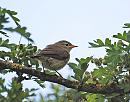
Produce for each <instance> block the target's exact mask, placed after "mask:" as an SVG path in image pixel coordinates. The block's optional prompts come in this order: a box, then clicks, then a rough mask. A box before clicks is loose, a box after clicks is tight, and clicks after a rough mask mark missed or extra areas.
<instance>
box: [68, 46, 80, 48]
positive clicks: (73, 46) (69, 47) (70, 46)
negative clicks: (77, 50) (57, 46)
mask: <svg viewBox="0 0 130 102" xmlns="http://www.w3.org/2000/svg"><path fill="white" fill-rule="evenodd" d="M74 47H78V46H76V45H70V46H69V48H74Z"/></svg>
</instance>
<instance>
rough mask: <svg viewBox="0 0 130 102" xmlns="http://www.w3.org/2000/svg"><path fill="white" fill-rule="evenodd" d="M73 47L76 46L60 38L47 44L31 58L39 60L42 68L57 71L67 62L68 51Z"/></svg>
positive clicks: (68, 57)
mask: <svg viewBox="0 0 130 102" xmlns="http://www.w3.org/2000/svg"><path fill="white" fill-rule="evenodd" d="M75 47H78V46H76V45H73V44H71V43H70V42H69V41H66V40H60V41H58V42H56V43H54V44H50V45H47V46H46V47H45V48H44V49H43V50H41V51H40V52H39V53H37V54H35V55H33V56H32V57H31V58H35V59H37V60H39V61H40V62H41V63H42V65H43V70H44V68H46V69H49V70H55V71H56V72H57V70H60V69H62V68H63V67H64V66H65V65H66V64H67V63H68V61H69V59H70V51H71V50H72V49H73V48H75ZM57 73H58V72H57ZM58 74H59V73H58ZM59 75H60V74H59ZM60 76H61V75H60Z"/></svg>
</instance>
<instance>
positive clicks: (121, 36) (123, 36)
mask: <svg viewBox="0 0 130 102" xmlns="http://www.w3.org/2000/svg"><path fill="white" fill-rule="evenodd" d="M113 37H114V38H118V39H121V40H124V41H127V33H126V31H124V32H123V34H121V33H118V34H117V35H113Z"/></svg>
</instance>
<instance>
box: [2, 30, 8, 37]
mask: <svg viewBox="0 0 130 102" xmlns="http://www.w3.org/2000/svg"><path fill="white" fill-rule="evenodd" d="M0 33H1V34H2V35H4V36H6V37H9V36H8V35H7V33H5V32H3V31H0Z"/></svg>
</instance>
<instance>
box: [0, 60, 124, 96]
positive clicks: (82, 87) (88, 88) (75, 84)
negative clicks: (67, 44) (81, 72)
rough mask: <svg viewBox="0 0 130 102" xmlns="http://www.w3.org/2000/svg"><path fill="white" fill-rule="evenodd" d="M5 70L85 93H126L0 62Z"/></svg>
mask: <svg viewBox="0 0 130 102" xmlns="http://www.w3.org/2000/svg"><path fill="white" fill-rule="evenodd" d="M4 69H11V70H13V71H17V72H21V73H25V74H29V75H32V76H35V77H37V78H39V79H40V80H42V81H49V82H53V83H57V84H60V85H63V86H65V87H67V88H72V89H76V90H78V91H84V92H88V93H98V94H112V93H119V94H123V93H124V90H123V89H121V88H119V87H118V86H116V85H106V86H100V87H99V86H97V85H96V84H86V83H83V84H81V82H79V81H75V80H68V79H64V78H61V77H59V76H57V75H49V74H45V73H43V72H40V71H37V70H35V69H31V68H29V67H25V66H22V65H20V64H16V63H11V62H7V61H2V60H0V70H4Z"/></svg>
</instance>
